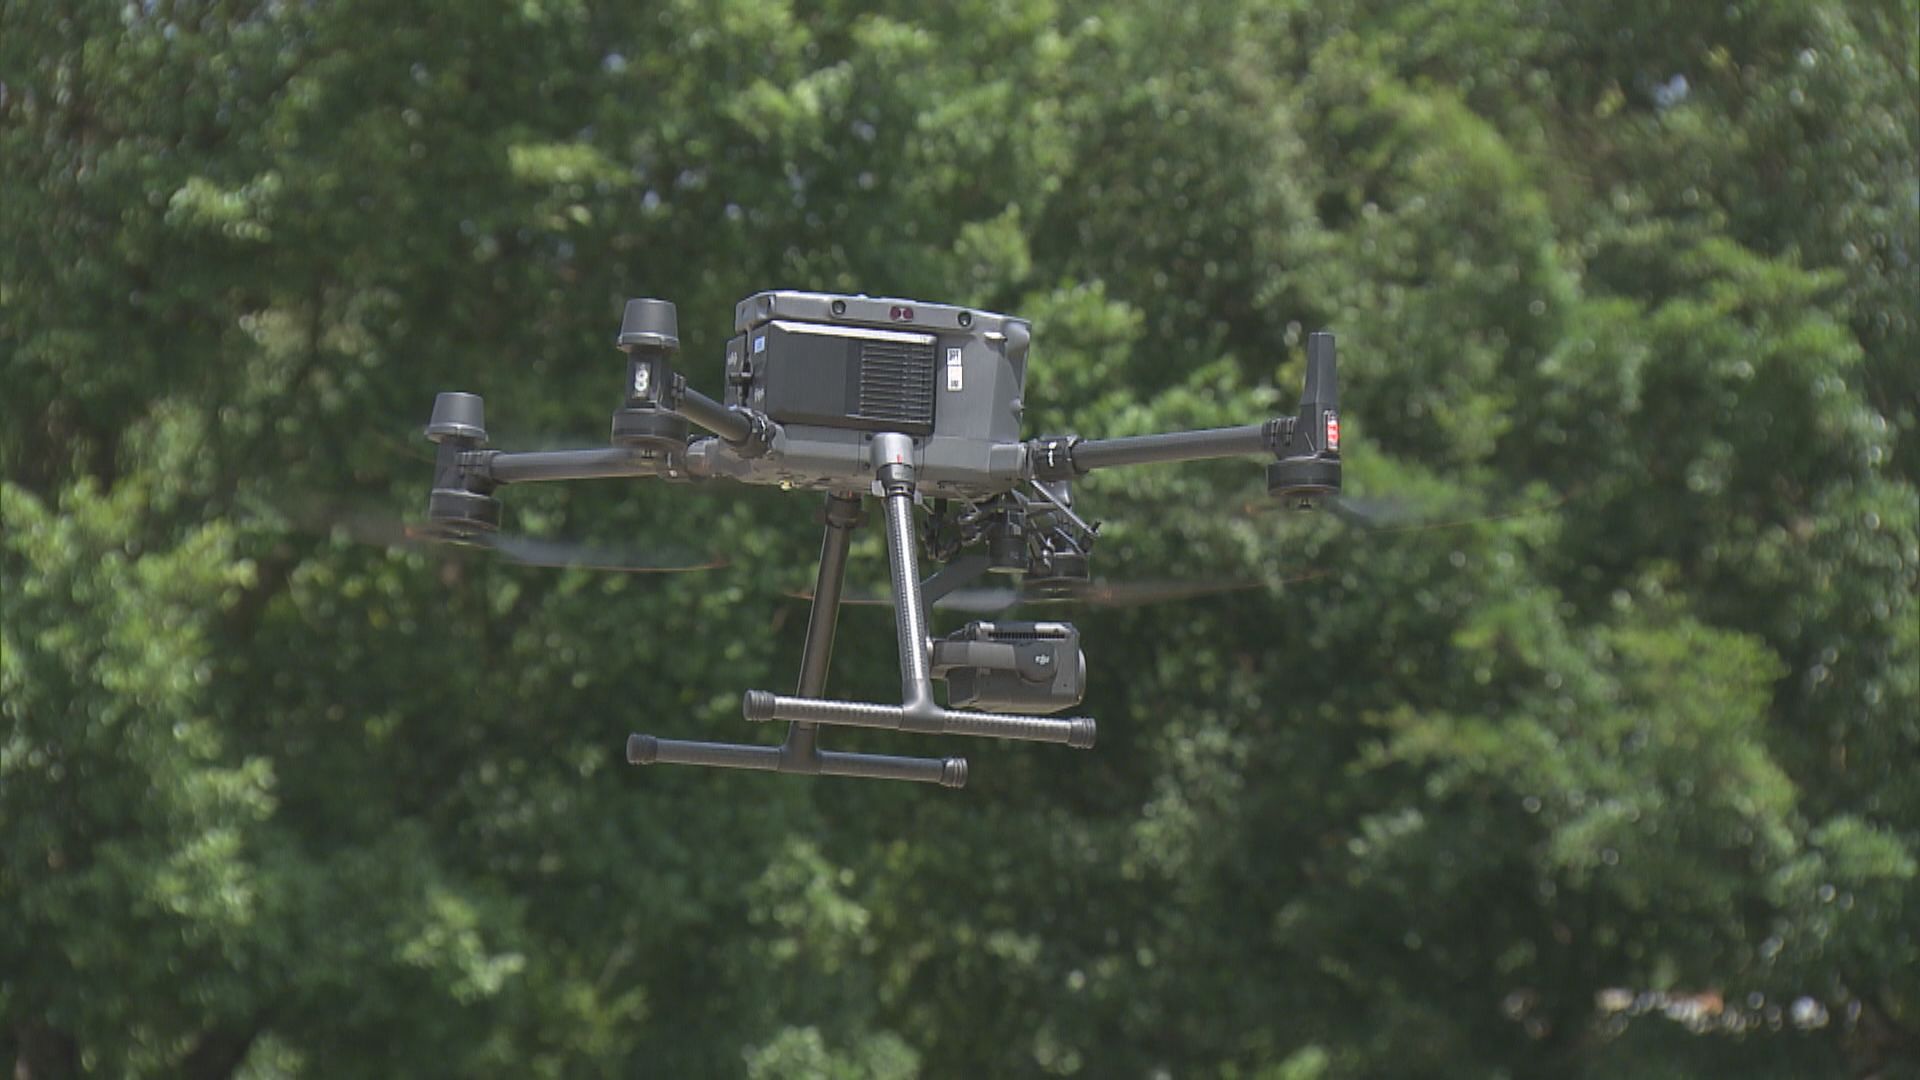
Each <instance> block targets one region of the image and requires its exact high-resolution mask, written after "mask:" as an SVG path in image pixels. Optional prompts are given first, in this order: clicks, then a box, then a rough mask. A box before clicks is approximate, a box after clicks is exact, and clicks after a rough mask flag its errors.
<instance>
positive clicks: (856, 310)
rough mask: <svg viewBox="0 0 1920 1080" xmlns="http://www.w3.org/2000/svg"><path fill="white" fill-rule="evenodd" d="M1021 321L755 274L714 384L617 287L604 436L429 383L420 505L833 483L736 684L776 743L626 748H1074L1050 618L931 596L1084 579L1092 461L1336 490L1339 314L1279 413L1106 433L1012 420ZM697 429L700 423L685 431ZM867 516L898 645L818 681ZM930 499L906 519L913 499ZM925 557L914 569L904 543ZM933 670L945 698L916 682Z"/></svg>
mask: <svg viewBox="0 0 1920 1080" xmlns="http://www.w3.org/2000/svg"><path fill="white" fill-rule="evenodd" d="M1031 340H1032V327H1031V324H1029V323H1028V322H1027V321H1026V320H1024V319H1019V318H1015V317H1012V316H1008V315H997V314H993V313H991V312H984V311H975V310H972V309H969V308H964V307H955V306H951V305H946V304H928V303H922V302H919V301H915V300H890V299H877V298H873V297H867V296H840V295H830V294H825V293H809V292H790V291H780V292H764V293H758V294H755V295H753V296H750V297H748V298H746V299H745V300H742V301H741V302H740V303H739V305H738V306H737V307H736V308H735V310H734V336H733V337H732V339H731V340H729V341H728V343H727V349H726V368H725V379H726V390H725V393H724V395H723V398H722V399H721V400H715V399H713V398H710V397H707V396H706V395H704V394H701V393H700V392H699V391H697V390H694V389H693V388H692V387H690V386H689V385H687V380H686V378H685V376H683V375H682V374H681V373H680V372H679V371H678V370H677V369H676V367H675V366H674V361H675V358H676V356H677V354H678V352H679V349H680V334H679V323H678V317H677V315H676V312H675V309H674V306H673V304H672V303H670V302H668V301H665V300H650V299H642V300H630V301H628V302H627V306H626V312H625V315H624V317H623V318H622V320H621V325H620V333H619V336H618V337H617V338H616V339H615V344H616V345H617V346H618V347H619V348H620V349H621V350H622V351H623V352H625V353H626V357H627V363H626V384H625V401H624V403H623V404H622V406H621V407H620V408H619V409H618V410H616V411H615V412H614V414H613V424H612V440H611V441H612V446H611V447H609V448H605V449H581V450H560V451H543V452H535V453H506V452H502V451H499V450H493V449H489V448H488V447H487V432H486V423H485V419H484V412H483V406H482V402H481V399H480V398H479V397H478V396H476V395H473V394H465V393H444V394H441V395H439V397H438V398H436V399H435V401H434V406H433V418H432V420H431V421H430V422H429V423H428V425H427V430H426V433H427V437H428V438H429V439H431V440H433V441H434V442H435V443H438V444H439V449H438V453H437V457H436V461H435V467H434V481H433V490H432V493H431V494H430V495H429V497H428V502H427V516H428V518H429V520H430V522H431V523H432V525H433V526H434V528H435V530H436V532H437V533H438V534H439V535H441V536H443V537H444V538H447V539H460V538H463V537H472V536H475V535H478V534H484V533H488V532H491V531H493V530H495V529H497V528H498V527H499V525H500V503H499V501H498V500H497V499H496V498H495V495H494V492H495V491H496V489H497V488H498V487H499V486H500V485H502V484H516V483H527V482H531V481H536V480H579V479H588V478H599V477H626V476H633V477H656V478H661V479H667V480H691V481H705V480H734V481H739V482H741V483H747V484H774V485H778V486H780V487H782V488H785V489H790V488H807V489H812V490H815V491H822V492H825V493H826V512H825V521H826V536H825V539H824V540H823V541H822V543H821V550H820V567H819V573H818V577H817V579H816V583H815V586H814V590H813V605H812V611H811V614H810V616H809V618H808V620H807V634H806V642H805V645H804V647H803V650H802V653H801V660H800V679H799V685H798V687H797V688H796V690H795V692H794V693H793V694H791V695H785V694H775V693H771V692H769V691H765V690H748V691H747V692H746V694H745V697H744V700H743V702H742V712H743V713H744V714H745V716H746V718H747V719H748V720H751V721H761V722H766V721H775V720H780V721H786V722H787V725H788V726H787V734H786V739H785V741H784V742H783V743H782V744H781V745H779V746H771V745H756V744H738V743H717V742H696V741H688V740H681V739H661V738H656V737H654V736H652V735H640V734H636V735H632V736H630V737H629V738H628V740H627V760H628V761H630V762H632V763H633V764H636V765H652V764H676V765H709V766H718V767H723V768H738V769H759V770H764V771H771V772H785V773H807V774H821V775H827V776H861V777H872V778H877V779H889V780H916V781H921V782H926V783H938V784H942V785H945V786H947V787H960V786H962V785H964V784H965V783H966V778H967V763H966V760H965V759H964V758H957V757H952V758H911V757H895V756H891V755H882V754H856V753H841V752H835V751H829V750H823V749H821V748H820V745H819V732H818V729H819V726H820V725H846V726H852V727H868V728H887V729H891V730H898V731H908V732H916V733H921V734H948V735H978V736H994V737H999V738H1008V739H1025V740H1031V741H1035V742H1051V743H1065V744H1067V745H1068V746H1073V747H1078V748H1081V749H1085V748H1088V747H1091V746H1092V745H1093V742H1094V730H1095V728H1094V721H1093V720H1092V719H1089V718H1085V717H1073V718H1064V719H1062V718H1055V717H1053V716H1050V715H1040V714H1052V713H1057V712H1060V711H1062V710H1064V709H1069V708H1071V707H1073V706H1074V705H1077V704H1079V702H1080V700H1081V699H1082V697H1083V696H1084V695H1085V691H1086V660H1085V657H1084V656H1083V655H1082V654H1081V651H1080V638H1079V633H1078V632H1077V631H1076V630H1075V629H1074V628H1073V627H1072V626H1071V625H1069V624H1067V623H1064V622H1001V621H993V622H973V623H969V624H967V625H966V626H965V627H963V628H961V629H960V630H959V631H957V632H955V633H953V634H951V635H950V636H947V637H944V638H938V639H935V638H931V637H930V636H929V634H928V629H927V608H928V606H929V605H931V604H932V603H933V602H934V601H936V600H938V599H940V598H941V597H944V596H947V595H948V594H949V593H951V592H952V591H953V590H955V589H957V588H959V587H961V586H963V585H965V584H967V583H968V582H970V581H973V580H974V579H976V578H978V577H979V576H980V575H982V574H985V573H988V572H997V573H1002V574H1014V575H1022V576H1024V579H1025V584H1026V585H1027V586H1028V587H1029V588H1033V589H1038V590H1039V591H1041V592H1043V593H1052V594H1057V595H1066V596H1071V595H1073V592H1074V590H1075V589H1076V588H1077V587H1080V586H1083V585H1084V584H1085V583H1087V582H1088V581H1089V580H1090V577H1089V571H1088V557H1089V555H1090V554H1091V552H1092V548H1093V542H1094V538H1095V534H1096V532H1097V528H1098V527H1097V526H1096V525H1090V524H1088V523H1087V522H1086V521H1085V520H1084V519H1083V518H1081V517H1080V515H1079V514H1078V513H1076V512H1075V510H1074V509H1073V496H1072V483H1073V481H1074V480H1077V479H1079V478H1080V477H1082V476H1085V475H1086V474H1087V473H1089V472H1091V471H1093V470H1095V469H1107V468H1114V467H1118V466H1122V465H1142V464H1147V463H1150V462H1173V461H1196V460H1202V459H1208V458H1223V457H1238V456H1243V455H1266V454H1271V455H1273V457H1274V460H1273V461H1272V462H1271V463H1269V464H1268V465H1267V490H1268V493H1269V494H1271V495H1273V496H1276V497H1279V498H1281V499H1283V500H1286V501H1287V502H1288V504H1289V505H1298V506H1303V507H1304V506H1307V505H1311V503H1312V501H1313V500H1314V499H1316V498H1317V497H1319V496H1324V495H1331V494H1335V493H1337V492H1338V491H1339V489H1340V416H1339V393H1338V388H1337V385H1336V381H1335V370H1334V369H1335V356H1334V339H1333V335H1331V334H1327V333H1316V334H1313V335H1311V336H1310V337H1309V338H1308V341H1307V373H1306V387H1305V390H1304V392H1303V393H1302V394H1301V396H1300V402H1299V408H1298V410H1297V411H1296V412H1295V413H1294V414H1293V415H1291V416H1277V417H1273V418H1271V419H1268V420H1266V421H1265V422H1263V423H1258V424H1250V425H1246V426H1244V427H1232V428H1216V429H1211V430H1203V431H1179V432H1169V433H1165V434H1156V435H1137V436H1130V437H1126V438H1115V439H1082V438H1079V437H1078V436H1074V435H1048V436H1041V437H1039V438H1033V439H1022V438H1021V434H1020V421H1021V413H1022V410H1023V403H1022V399H1021V394H1022V392H1023V390H1024V387H1025V384H1026V373H1027V355H1028V346H1029V345H1030V344H1031ZM696 427H698V428H700V429H702V430H703V431H704V432H706V434H701V435H695V434H694V429H695V428H696ZM869 494H871V495H873V496H876V497H878V499H879V502H880V506H881V510H882V512H883V514H884V521H885V525H886V534H887V553H888V562H889V566H890V569H891V571H892V591H891V592H892V601H893V607H894V611H895V625H896V628H897V636H898V645H899V654H900V684H901V702H900V704H897V705H893V704H875V703H869V702H857V701H835V700H829V699H826V698H824V697H823V696H822V695H823V693H824V691H825V689H826V681H827V668H828V663H829V659H830V656H831V652H832V648H833V637H834V629H835V624H836V622H837V619H838V613H839V608H840V604H841V600H842V592H843V584H844V579H845V571H846V562H847V551H848V547H849V544H850V538H851V533H852V530H853V529H854V528H855V527H856V526H858V525H859V524H861V523H862V522H863V520H864V513H863V511H862V505H863V502H864V499H865V497H866V496H867V495H869ZM923 503H927V504H930V505H929V507H928V514H927V517H926V518H925V520H924V521H923V523H922V525H921V527H920V528H918V529H916V528H915V516H914V515H915V506H916V504H923ZM922 552H924V553H925V554H926V555H927V556H928V558H929V559H930V560H931V561H934V562H938V563H940V564H942V568H941V569H940V570H939V571H937V572H936V573H934V574H933V575H932V576H930V577H928V578H927V579H926V580H924V581H922V580H921V578H920V570H919V555H920V554H921V553H922ZM936 679H938V680H941V681H944V682H945V683H946V684H947V704H946V705H945V706H942V705H940V704H939V703H938V702H937V701H936V700H935V698H934V693H933V681H934V680H936Z"/></svg>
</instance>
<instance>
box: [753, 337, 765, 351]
mask: <svg viewBox="0 0 1920 1080" xmlns="http://www.w3.org/2000/svg"><path fill="white" fill-rule="evenodd" d="M753 351H754V353H755V354H756V355H758V354H759V353H763V352H766V351H767V335H765V334H761V335H760V336H759V337H757V338H754V339H753Z"/></svg>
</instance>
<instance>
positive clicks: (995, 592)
mask: <svg viewBox="0 0 1920 1080" xmlns="http://www.w3.org/2000/svg"><path fill="white" fill-rule="evenodd" d="M1328 573H1331V571H1329V570H1315V571H1309V572H1306V573H1302V574H1295V575H1291V576H1288V577H1285V578H1282V579H1280V582H1279V584H1288V583H1291V582H1296V581H1310V580H1312V579H1314V578H1317V577H1323V576H1325V575H1326V574H1328ZM1266 584H1267V583H1266V582H1263V581H1256V580H1252V579H1244V578H1235V579H1216V580H1200V581H1194V580H1186V581H1181V580H1157V581H1156V580H1147V581H1103V580H1094V581H1088V582H1084V583H1081V584H1077V585H1071V586H1066V585H1062V584H1060V583H1058V582H1056V583H1053V584H1044V585H1025V586H1023V587H1021V588H1019V589H1013V588H974V589H955V590H954V591H953V592H950V593H948V594H947V595H945V596H943V597H941V598H940V599H939V600H936V601H934V603H933V607H935V608H938V609H940V610H943V611H958V612H963V613H965V614H970V615H994V614H998V613H999V612H1002V611H1006V610H1007V609H1008V608H1013V607H1018V606H1021V605H1026V604H1079V605H1084V606H1086V607H1102V608H1128V607H1139V606H1141V605H1144V604H1166V603H1176V602H1178V601H1181V600H1193V599H1197V598H1199V597H1203V596H1218V595H1221V594H1223V593H1231V592H1244V591H1247V590H1249V589H1259V588H1263V587H1265V586H1266ZM786 595H788V596H790V597H792V598H794V599H796V600H807V601H811V600H812V599H813V593H812V592H811V591H810V590H795V591H790V592H788V593H787V594H786ZM840 602H841V603H842V604H849V605H853V606H856V607H892V606H893V597H892V596H891V595H889V594H885V593H871V592H869V593H853V592H849V593H846V594H844V595H842V596H841V598H840Z"/></svg>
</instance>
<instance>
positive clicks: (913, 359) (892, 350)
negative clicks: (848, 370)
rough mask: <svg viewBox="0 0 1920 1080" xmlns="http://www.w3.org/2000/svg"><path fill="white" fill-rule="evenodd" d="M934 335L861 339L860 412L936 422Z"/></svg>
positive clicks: (917, 422)
mask: <svg viewBox="0 0 1920 1080" xmlns="http://www.w3.org/2000/svg"><path fill="white" fill-rule="evenodd" d="M933 357H934V342H933V340H932V339H930V338H929V339H926V340H921V341H874V340H866V341H862V342H861V343H860V416H861V417H862V418H864V419H870V420H885V421H889V422H892V423H897V424H908V425H916V426H920V427H926V428H931V427H932V426H933Z"/></svg>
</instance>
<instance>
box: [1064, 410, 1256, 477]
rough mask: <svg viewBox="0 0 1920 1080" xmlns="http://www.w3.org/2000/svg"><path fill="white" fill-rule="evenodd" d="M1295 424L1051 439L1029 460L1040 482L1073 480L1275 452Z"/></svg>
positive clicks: (1251, 425)
mask: <svg viewBox="0 0 1920 1080" xmlns="http://www.w3.org/2000/svg"><path fill="white" fill-rule="evenodd" d="M1293 420H1294V418H1293V417H1291V416H1280V417H1275V418H1274V419H1272V420H1268V421H1267V422H1266V423H1264V424H1246V425H1243V426H1241V427H1230V428H1209V429H1206V430H1203V431H1170V432H1165V433H1163V434H1157V435H1128V436H1123V437H1121V438H1117V439H1081V438H1077V437H1074V436H1070V435H1068V436H1058V435H1056V436H1049V437H1046V438H1041V439H1035V440H1034V441H1033V442H1031V443H1029V444H1028V449H1029V459H1028V460H1029V461H1030V463H1031V465H1030V467H1031V469H1032V471H1033V476H1034V479H1036V480H1072V479H1075V478H1078V477H1081V476H1085V475H1086V474H1088V473H1090V472H1092V471H1093V470H1095V469H1111V468H1115V467H1117V466H1121V465H1147V464H1152V463H1154V462H1162V461H1205V460H1208V459H1210V458H1225V457H1241V456H1245V455H1250V454H1264V453H1273V452H1274V451H1275V450H1277V449H1278V448H1279V447H1280V445H1281V443H1282V441H1283V440H1284V439H1285V437H1286V436H1287V435H1288V434H1291V433H1292V431H1293Z"/></svg>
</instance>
